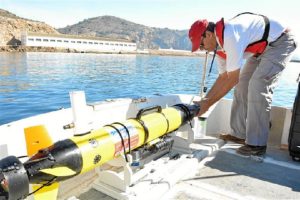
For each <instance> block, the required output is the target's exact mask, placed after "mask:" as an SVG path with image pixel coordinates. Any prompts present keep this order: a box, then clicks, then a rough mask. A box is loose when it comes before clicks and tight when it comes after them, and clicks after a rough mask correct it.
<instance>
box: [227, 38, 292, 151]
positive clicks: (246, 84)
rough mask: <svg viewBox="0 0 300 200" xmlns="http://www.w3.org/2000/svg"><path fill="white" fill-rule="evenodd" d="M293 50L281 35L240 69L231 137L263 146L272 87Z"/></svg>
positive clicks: (267, 126) (265, 138) (231, 119)
mask: <svg viewBox="0 0 300 200" xmlns="http://www.w3.org/2000/svg"><path fill="white" fill-rule="evenodd" d="M295 49H296V43H295V40H294V37H293V35H291V34H289V33H284V34H283V35H282V36H280V37H279V38H278V39H277V40H276V41H274V42H271V43H270V44H269V45H268V46H267V48H266V50H265V51H264V53H263V54H262V55H260V56H259V57H257V58H255V57H251V58H249V59H248V60H247V62H246V64H245V66H244V67H243V68H242V69H241V72H240V78H239V83H238V84H237V85H236V87H235V89H234V98H233V103H232V108H231V118H230V126H231V129H232V135H234V136H236V137H238V138H243V139H246V144H249V145H255V146H266V145H267V141H268V135H269V120H270V110H271V103H272V96H273V91H274V88H275V86H276V84H277V82H278V79H279V76H280V75H281V72H282V70H283V69H284V68H285V66H286V64H287V63H288V62H289V60H290V55H291V53H292V52H293V51H294V50H295Z"/></svg>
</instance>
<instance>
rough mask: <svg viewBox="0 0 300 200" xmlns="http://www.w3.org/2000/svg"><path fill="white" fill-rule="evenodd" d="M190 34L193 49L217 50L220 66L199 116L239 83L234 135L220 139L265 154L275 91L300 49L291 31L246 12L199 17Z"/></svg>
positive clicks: (232, 121) (244, 152) (246, 151)
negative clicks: (225, 16) (226, 17)
mask: <svg viewBox="0 0 300 200" xmlns="http://www.w3.org/2000/svg"><path fill="white" fill-rule="evenodd" d="M189 38H190V40H191V42H192V52H194V51H196V50H198V49H201V50H206V51H215V52H216V53H217V60H218V68H219V76H218V78H217V80H216V81H215V83H214V85H213V86H212V88H211V89H210V91H209V92H208V93H207V95H206V97H205V98H204V99H202V100H201V101H200V102H198V103H199V104H200V108H201V110H200V112H199V114H198V116H200V115H202V114H203V113H205V112H206V111H207V110H208V109H209V107H210V106H212V105H213V104H214V103H216V102H217V101H218V100H220V99H221V98H222V97H224V96H225V95H226V94H227V93H228V92H229V91H230V90H231V89H232V88H233V87H234V86H235V89H234V98H233V102H232V108H231V118H230V126H231V129H232V134H231V135H223V136H222V139H225V140H231V141H234V142H239V143H244V146H241V147H240V148H238V149H237V153H239V154H242V155H264V154H265V152H266V146H267V140H268V134H269V120H270V110H271V102H272V94H273V90H274V88H275V85H276V83H277V82H278V78H279V76H280V74H281V72H282V70H283V69H284V68H285V66H286V64H287V63H288V62H289V60H290V55H291V53H292V52H293V51H294V50H295V49H296V42H295V40H294V37H293V35H292V34H291V32H290V30H289V29H288V28H286V27H284V26H283V25H281V24H280V23H279V22H277V21H275V20H272V19H269V18H267V17H265V16H263V15H257V14H253V13H242V14H239V15H237V16H236V17H234V18H232V19H230V20H228V21H224V20H223V18H222V19H221V20H220V21H218V22H217V23H213V22H208V21H207V20H205V19H204V20H198V21H196V22H195V23H194V24H193V25H192V26H191V29H190V30H189ZM244 59H246V62H245V60H244ZM244 62H245V63H244ZM243 65H244V66H243ZM242 66H243V67H242Z"/></svg>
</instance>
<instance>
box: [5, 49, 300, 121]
mask: <svg viewBox="0 0 300 200" xmlns="http://www.w3.org/2000/svg"><path fill="white" fill-rule="evenodd" d="M291 64H292V66H289V67H288V68H287V69H286V71H285V72H284V74H283V77H282V79H281V81H280V85H279V87H278V89H277V90H276V92H275V96H274V101H273V104H274V105H280V106H288V107H291V106H292V103H293V100H294V97H295V93H296V88H297V84H296V81H295V80H296V78H297V75H298V74H299V72H300V63H291ZM201 66H203V58H196V57H174V56H144V55H101V54H63V53H0V124H4V123H8V122H11V121H14V120H18V119H21V118H24V117H28V116H33V115H36V114H40V113H45V112H49V111H53V110H57V109H60V108H62V107H65V108H66V107H70V103H69V91H74V90H84V91H85V93H86V98H87V101H88V102H94V101H100V100H104V99H110V98H119V97H134V98H137V97H144V96H149V95H153V94H178V93H181V94H182V93H187V94H198V93H199V87H200V80H201V77H202V72H201V68H202V67H201ZM216 76H217V69H216V66H214V68H213V73H212V75H211V76H210V79H209V80H208V81H207V85H208V87H210V86H211V85H212V83H213V82H214V80H215V78H216ZM227 97H228V98H231V94H228V95H227Z"/></svg>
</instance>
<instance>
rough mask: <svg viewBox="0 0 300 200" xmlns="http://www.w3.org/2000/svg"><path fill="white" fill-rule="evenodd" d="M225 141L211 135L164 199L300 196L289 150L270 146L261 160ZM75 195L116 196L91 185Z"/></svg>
mask: <svg viewBox="0 0 300 200" xmlns="http://www.w3.org/2000/svg"><path fill="white" fill-rule="evenodd" d="M211 141H213V142H211ZM198 142H200V141H198ZM198 142H197V143H198ZM202 144H203V142H202ZM223 144H224V143H223V141H220V140H219V139H213V140H211V139H210V143H209V144H206V145H205V144H204V146H207V147H208V148H211V149H212V151H211V152H209V153H208V151H206V150H203V151H199V149H198V150H197V151H195V152H194V156H195V157H197V158H199V162H198V164H197V169H196V170H194V171H191V172H190V173H189V174H187V175H186V176H185V177H184V178H182V179H181V180H180V181H179V182H178V183H177V184H176V185H174V186H173V187H172V188H171V189H170V190H169V191H168V192H167V193H166V194H165V195H164V196H162V197H161V199H164V200H165V199H195V200H198V199H300V162H295V161H292V159H291V157H290V156H289V155H288V151H287V150H280V149H278V148H276V147H272V146H269V147H268V150H267V154H266V156H265V158H264V159H263V161H262V160H260V159H258V158H257V157H244V156H240V155H238V154H236V153H235V149H236V148H238V147H239V146H240V145H238V144H235V143H230V142H229V143H225V144H224V145H223ZM202 147H203V146H202ZM219 147H220V148H219ZM195 148H196V149H197V144H196V145H195ZM200 148H201V147H200ZM208 154H210V155H208ZM145 190H146V189H145ZM72 199H74V200H75V199H80V200H94V199H95V200H96V199H103V200H112V199H113V198H111V197H109V196H107V195H105V194H103V193H101V192H98V191H96V190H95V189H93V188H91V189H89V190H88V191H87V192H84V193H82V194H81V195H80V196H78V197H76V198H75V197H73V198H70V199H69V200H72Z"/></svg>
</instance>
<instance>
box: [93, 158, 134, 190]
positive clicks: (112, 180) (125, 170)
mask: <svg viewBox="0 0 300 200" xmlns="http://www.w3.org/2000/svg"><path fill="white" fill-rule="evenodd" d="M127 158H128V162H126V160H125V158H124V157H123V156H120V157H119V158H116V159H114V160H111V161H109V162H108V163H107V164H109V165H110V166H113V167H121V171H122V173H117V172H115V171H112V170H103V171H101V170H100V169H99V168H97V169H96V172H97V174H98V175H99V177H101V179H99V180H98V183H99V182H102V183H104V184H106V185H109V186H112V187H114V188H115V189H118V190H119V191H123V192H126V191H127V190H128V187H129V186H130V185H131V184H132V181H133V172H132V169H131V167H130V164H131V163H132V156H131V155H129V154H128V155H127Z"/></svg>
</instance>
